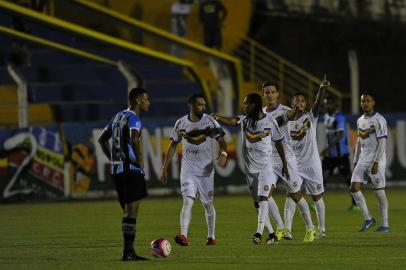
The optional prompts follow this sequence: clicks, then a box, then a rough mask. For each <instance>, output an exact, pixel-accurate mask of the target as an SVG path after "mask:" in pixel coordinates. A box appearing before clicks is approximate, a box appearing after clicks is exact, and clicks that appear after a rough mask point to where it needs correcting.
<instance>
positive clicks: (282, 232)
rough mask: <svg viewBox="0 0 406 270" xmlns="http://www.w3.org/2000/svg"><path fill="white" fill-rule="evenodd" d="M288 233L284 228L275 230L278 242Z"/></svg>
mask: <svg viewBox="0 0 406 270" xmlns="http://www.w3.org/2000/svg"><path fill="white" fill-rule="evenodd" d="M288 233H289V231H288V230H287V229H286V228H283V229H276V237H278V241H279V240H281V239H283V238H284V236H285V235H287V234H288Z"/></svg>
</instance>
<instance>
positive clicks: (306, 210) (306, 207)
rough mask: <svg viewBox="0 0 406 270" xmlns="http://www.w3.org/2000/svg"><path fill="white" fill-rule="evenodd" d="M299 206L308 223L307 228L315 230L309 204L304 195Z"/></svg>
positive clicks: (298, 203)
mask: <svg viewBox="0 0 406 270" xmlns="http://www.w3.org/2000/svg"><path fill="white" fill-rule="evenodd" d="M297 206H298V207H299V210H300V214H301V215H302V218H303V220H304V222H305V223H306V229H308V230H313V229H314V225H313V221H312V216H311V214H310V210H309V205H307V202H306V200H305V198H303V197H302V198H301V199H300V201H298V202H297Z"/></svg>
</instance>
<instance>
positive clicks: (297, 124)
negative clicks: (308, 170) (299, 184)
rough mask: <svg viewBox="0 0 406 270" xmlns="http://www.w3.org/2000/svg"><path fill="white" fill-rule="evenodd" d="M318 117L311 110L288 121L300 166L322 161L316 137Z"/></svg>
mask: <svg viewBox="0 0 406 270" xmlns="http://www.w3.org/2000/svg"><path fill="white" fill-rule="evenodd" d="M317 118H318V117H317V116H315V115H314V114H313V112H311V111H310V112H306V113H304V114H303V115H302V116H301V117H300V118H299V119H297V120H294V121H289V122H288V130H289V135H290V136H289V139H290V145H291V146H292V149H293V152H294V154H295V156H296V160H297V165H298V166H299V167H307V166H313V164H316V163H317V164H318V163H320V162H321V161H320V156H319V151H318V148H317V139H316V129H317Z"/></svg>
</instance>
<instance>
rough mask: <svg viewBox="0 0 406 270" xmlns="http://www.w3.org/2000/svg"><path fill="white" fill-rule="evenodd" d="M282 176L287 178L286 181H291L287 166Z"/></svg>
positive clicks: (283, 169) (283, 168) (283, 167)
mask: <svg viewBox="0 0 406 270" xmlns="http://www.w3.org/2000/svg"><path fill="white" fill-rule="evenodd" d="M282 176H283V177H285V178H286V180H288V181H289V171H288V167H287V166H286V165H283V166H282Z"/></svg>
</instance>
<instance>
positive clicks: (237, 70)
mask: <svg viewBox="0 0 406 270" xmlns="http://www.w3.org/2000/svg"><path fill="white" fill-rule="evenodd" d="M53 1H55V0H53ZM67 1H69V2H71V3H74V4H78V5H80V6H82V7H85V8H88V9H90V10H92V11H95V12H97V13H99V14H103V15H106V16H109V17H111V18H114V19H116V20H117V21H120V22H122V23H125V24H126V25H128V26H131V27H134V28H137V29H142V30H143V31H145V32H147V33H151V34H154V35H156V36H159V37H161V38H164V39H166V40H168V41H170V42H174V43H177V44H179V45H181V46H183V47H184V48H187V49H191V50H193V51H195V52H198V53H199V54H203V55H206V56H210V57H216V58H219V59H221V60H224V61H226V62H228V63H231V64H232V66H233V67H234V74H235V81H236V84H235V90H237V92H238V94H239V96H240V99H241V98H242V97H241V94H240V93H241V91H242V86H243V82H244V78H243V69H242V64H241V60H240V59H238V58H237V57H234V56H232V55H229V54H227V53H223V52H220V51H218V50H215V49H211V48H209V47H206V46H203V45H201V44H200V43H197V42H194V41H191V40H188V39H187V38H183V37H179V36H177V35H174V34H172V33H171V32H168V31H165V30H162V29H160V28H158V27H155V26H153V25H150V24H148V23H145V22H142V21H140V20H137V19H134V18H131V17H128V16H126V15H124V14H121V13H119V12H116V11H114V10H112V9H109V8H106V7H104V6H102V5H99V4H97V3H94V2H90V1H86V0H67ZM51 2H52V1H51ZM195 71H196V72H198V67H197V66H195Z"/></svg>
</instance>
